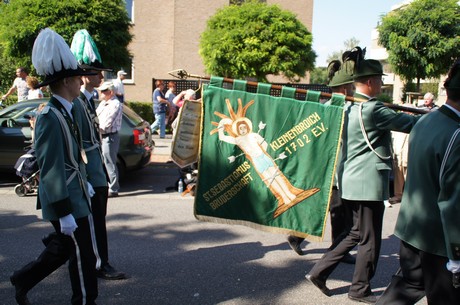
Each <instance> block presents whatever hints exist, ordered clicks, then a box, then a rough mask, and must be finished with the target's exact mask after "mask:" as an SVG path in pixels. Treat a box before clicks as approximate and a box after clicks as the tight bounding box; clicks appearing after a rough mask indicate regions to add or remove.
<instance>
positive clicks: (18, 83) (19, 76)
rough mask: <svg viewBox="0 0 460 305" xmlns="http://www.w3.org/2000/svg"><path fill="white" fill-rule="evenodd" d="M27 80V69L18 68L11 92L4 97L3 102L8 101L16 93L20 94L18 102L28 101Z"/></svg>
mask: <svg viewBox="0 0 460 305" xmlns="http://www.w3.org/2000/svg"><path fill="white" fill-rule="evenodd" d="M26 78H27V72H26V69H25V68H23V67H19V68H17V69H16V78H15V79H14V82H13V86H11V88H10V90H8V92H7V93H6V94H4V95H3V96H2V100H6V98H7V97H8V96H10V95H11V94H13V93H14V92H16V91H17V92H18V102H22V101H25V100H27V96H28V94H29V88H28V87H27V82H26Z"/></svg>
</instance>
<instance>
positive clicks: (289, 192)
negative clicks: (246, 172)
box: [211, 99, 319, 218]
mask: <svg viewBox="0 0 460 305" xmlns="http://www.w3.org/2000/svg"><path fill="white" fill-rule="evenodd" d="M226 103H227V108H228V110H229V113H230V117H229V116H227V115H224V114H222V113H219V112H217V111H216V112H215V113H214V114H215V115H217V116H218V117H220V118H221V120H220V122H219V123H217V122H212V124H213V125H214V126H217V128H216V129H213V130H212V131H211V135H212V134H214V133H216V132H217V133H218V134H219V140H220V141H223V142H226V143H229V144H232V145H236V146H238V147H239V148H240V149H241V150H242V151H243V153H242V154H240V155H238V156H236V157H235V156H230V157H228V160H229V162H230V163H232V162H234V161H235V159H236V158H237V157H239V156H242V155H244V156H245V157H246V158H247V159H249V160H250V161H251V164H252V165H253V167H254V169H255V170H256V172H257V173H258V175H259V176H260V178H261V179H262V181H263V182H264V183H265V185H266V186H267V187H268V188H269V190H270V191H271V192H272V194H273V195H274V196H275V198H276V199H277V201H278V208H277V209H276V211H275V214H274V218H276V217H278V216H279V215H281V214H282V213H284V212H285V211H286V210H288V209H289V208H291V207H292V206H294V205H296V204H297V203H299V202H301V201H303V200H304V199H306V198H308V197H310V196H311V195H313V194H315V193H317V192H318V191H319V188H312V189H309V190H302V189H299V188H297V187H295V186H293V185H292V184H291V183H290V181H289V180H288V179H287V178H286V176H285V175H284V174H283V172H281V170H280V169H279V168H278V166H277V165H276V163H275V161H276V160H278V159H284V158H286V155H285V154H284V153H281V154H280V155H279V157H278V158H277V159H273V158H272V157H271V156H270V155H269V154H268V153H267V147H268V144H267V141H266V140H265V139H264V138H263V137H262V136H261V135H260V134H259V132H260V131H261V130H262V129H264V128H265V124H264V123H262V122H260V123H259V131H258V132H253V126H252V122H251V121H250V120H249V119H248V118H247V117H246V116H245V115H246V111H247V109H248V108H249V107H250V106H251V105H252V104H254V100H251V101H250V102H249V103H248V104H246V105H245V106H244V107H243V105H242V101H241V99H238V109H237V112H236V113H235V112H234V111H233V109H232V106H231V104H230V100H228V99H226Z"/></svg>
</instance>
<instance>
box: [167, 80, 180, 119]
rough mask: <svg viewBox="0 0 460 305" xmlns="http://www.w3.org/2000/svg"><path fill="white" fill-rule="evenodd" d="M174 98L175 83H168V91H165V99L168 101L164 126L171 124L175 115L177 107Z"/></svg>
mask: <svg viewBox="0 0 460 305" xmlns="http://www.w3.org/2000/svg"><path fill="white" fill-rule="evenodd" d="M175 97H176V83H175V82H173V81H170V82H168V90H167V91H166V94H165V98H166V99H167V100H168V102H169V105H168V120H167V122H166V125H168V124H171V123H172V122H173V121H174V119H175V118H176V115H177V109H178V108H177V107H176V105H175V104H174V102H173V100H174V98H175Z"/></svg>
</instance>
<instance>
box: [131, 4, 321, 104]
mask: <svg viewBox="0 0 460 305" xmlns="http://www.w3.org/2000/svg"><path fill="white" fill-rule="evenodd" d="M266 2H267V3H268V4H278V5H279V6H280V7H281V8H282V9H285V10H289V11H292V12H293V13H294V14H296V15H297V18H298V19H299V20H300V21H301V22H302V23H303V24H304V25H305V26H306V27H307V28H308V30H309V31H310V32H311V29H312V20H313V0H266ZM226 5H229V0H168V1H157V0H126V7H127V10H128V14H129V15H130V17H131V20H132V23H133V27H132V34H133V35H134V38H133V41H132V42H131V44H130V45H129V49H130V52H131V53H132V54H133V61H132V67H131V69H128V68H125V70H126V71H127V72H128V73H129V75H128V77H127V79H126V81H125V92H126V97H127V100H129V101H144V102H147V101H150V100H151V94H152V91H153V87H152V79H170V78H171V76H170V75H169V74H168V72H169V71H172V70H175V69H179V68H181V69H185V70H186V71H187V72H189V73H193V74H200V75H205V71H204V65H203V62H202V60H201V57H200V55H199V54H198V50H199V40H200V34H201V33H202V32H203V31H204V30H205V28H206V22H207V20H208V19H209V18H210V17H211V16H212V15H214V13H215V12H216V11H217V10H218V9H220V8H222V7H224V6H226ZM269 80H270V82H284V81H286V80H283V79H282V78H280V77H276V78H270V79H269Z"/></svg>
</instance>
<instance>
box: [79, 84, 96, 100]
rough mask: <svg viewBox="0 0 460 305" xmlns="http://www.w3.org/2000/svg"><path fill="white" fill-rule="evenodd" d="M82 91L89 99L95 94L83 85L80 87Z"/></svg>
mask: <svg viewBox="0 0 460 305" xmlns="http://www.w3.org/2000/svg"><path fill="white" fill-rule="evenodd" d="M80 91H81V93H83V94H84V95H85V97H86V99H87V100H88V101H89V100H90V99H91V98H92V97H93V94H92V93H90V92H88V90H86V88H85V87H81V88H80Z"/></svg>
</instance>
